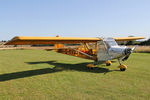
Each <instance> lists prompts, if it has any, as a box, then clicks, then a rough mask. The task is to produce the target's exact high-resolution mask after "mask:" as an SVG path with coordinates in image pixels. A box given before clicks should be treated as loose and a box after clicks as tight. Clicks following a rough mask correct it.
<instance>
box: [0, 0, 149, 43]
mask: <svg viewBox="0 0 150 100" xmlns="http://www.w3.org/2000/svg"><path fill="white" fill-rule="evenodd" d="M56 35H60V36H62V37H127V36H130V35H133V36H145V37H147V38H150V0H0V40H9V39H11V38H12V37H14V36H56Z"/></svg>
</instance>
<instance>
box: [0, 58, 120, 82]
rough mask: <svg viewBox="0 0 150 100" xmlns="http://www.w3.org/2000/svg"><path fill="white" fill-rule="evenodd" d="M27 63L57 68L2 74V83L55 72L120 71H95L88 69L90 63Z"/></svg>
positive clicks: (100, 71)
mask: <svg viewBox="0 0 150 100" xmlns="http://www.w3.org/2000/svg"><path fill="white" fill-rule="evenodd" d="M26 63H27V64H43V63H47V64H50V65H54V66H55V67H54V68H43V69H35V70H28V71H21V72H14V73H7V74H2V75H0V82H1V81H8V80H12V79H18V78H25V77H31V76H35V75H42V74H49V73H55V72H60V71H64V70H75V71H82V72H92V73H104V74H106V73H108V72H112V71H118V70H109V69H107V68H100V67H95V68H94V69H88V68H87V67H86V65H87V64H89V63H79V64H64V63H57V62H55V61H39V62H26Z"/></svg>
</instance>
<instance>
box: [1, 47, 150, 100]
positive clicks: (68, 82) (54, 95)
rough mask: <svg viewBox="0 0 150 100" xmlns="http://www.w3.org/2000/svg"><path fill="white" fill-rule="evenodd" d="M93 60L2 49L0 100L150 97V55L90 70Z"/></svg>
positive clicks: (146, 99) (130, 99) (134, 99)
mask: <svg viewBox="0 0 150 100" xmlns="http://www.w3.org/2000/svg"><path fill="white" fill-rule="evenodd" d="M91 62H92V61H91V60H86V59H80V58H77V57H72V56H68V55H63V54H58V53H55V52H54V51H44V50H1V51H0V100H149V99H150V63H149V62H150V54H148V53H134V54H132V55H131V57H130V58H129V60H128V61H127V62H124V63H125V64H126V65H128V69H127V71H125V72H120V71H119V69H118V68H117V66H118V62H115V61H114V63H113V64H112V66H110V67H106V66H104V64H102V65H100V66H99V67H97V68H95V69H94V70H89V69H87V68H86V65H87V64H89V63H91Z"/></svg>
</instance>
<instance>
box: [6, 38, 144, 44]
mask: <svg viewBox="0 0 150 100" xmlns="http://www.w3.org/2000/svg"><path fill="white" fill-rule="evenodd" d="M114 39H115V40H116V41H130V40H138V39H144V37H120V38H117V37H115V38H114ZM100 40H102V39H101V38H82V37H14V38H13V39H12V40H11V41H9V42H7V43H6V45H35V44H57V43H66V44H77V43H84V42H85V43H95V42H97V41H100Z"/></svg>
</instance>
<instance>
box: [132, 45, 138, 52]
mask: <svg viewBox="0 0 150 100" xmlns="http://www.w3.org/2000/svg"><path fill="white" fill-rule="evenodd" d="M137 46H138V45H136V46H134V47H133V48H132V49H131V53H132V52H133V51H134V50H135V49H136V47H137Z"/></svg>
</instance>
